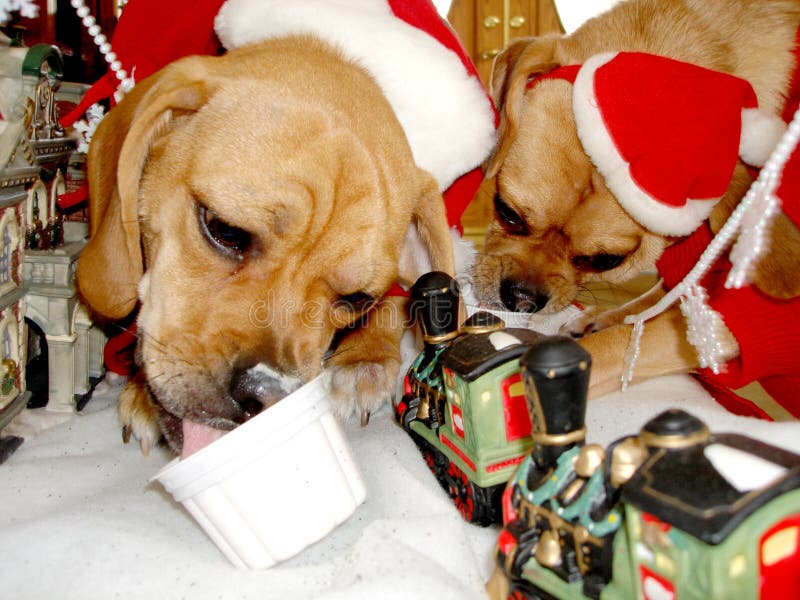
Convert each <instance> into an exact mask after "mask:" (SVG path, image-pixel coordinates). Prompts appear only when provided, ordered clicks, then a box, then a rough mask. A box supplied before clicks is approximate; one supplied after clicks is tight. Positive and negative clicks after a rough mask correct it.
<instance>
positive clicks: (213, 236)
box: [200, 206, 252, 256]
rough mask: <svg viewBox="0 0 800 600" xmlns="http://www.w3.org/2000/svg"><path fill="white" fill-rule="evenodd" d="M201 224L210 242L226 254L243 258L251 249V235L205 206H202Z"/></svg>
mask: <svg viewBox="0 0 800 600" xmlns="http://www.w3.org/2000/svg"><path fill="white" fill-rule="evenodd" d="M200 224H201V226H202V228H203V233H205V235H206V237H207V238H208V239H209V241H211V243H212V244H214V246H216V247H217V248H219V249H220V250H222V251H223V252H225V253H228V254H229V253H234V254H236V255H238V256H241V255H242V254H244V253H245V252H247V250H248V249H249V248H250V245H251V242H252V237H251V235H250V234H249V233H247V232H246V231H245V230H244V229H241V228H239V227H235V226H234V225H230V224H229V223H226V222H225V221H223V220H222V219H220V218H219V217H217V215H216V214H215V213H214V212H213V211H211V210H209V209H208V208H206V207H205V206H200Z"/></svg>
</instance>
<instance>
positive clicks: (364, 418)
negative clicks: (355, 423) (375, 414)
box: [361, 410, 370, 427]
mask: <svg viewBox="0 0 800 600" xmlns="http://www.w3.org/2000/svg"><path fill="white" fill-rule="evenodd" d="M369 415H370V412H369V411H368V410H362V411H361V426H362V427H366V426H367V425H369Z"/></svg>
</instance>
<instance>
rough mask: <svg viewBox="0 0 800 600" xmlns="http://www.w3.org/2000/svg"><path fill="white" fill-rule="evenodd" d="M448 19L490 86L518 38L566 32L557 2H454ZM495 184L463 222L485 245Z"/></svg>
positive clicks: (480, 192)
mask: <svg viewBox="0 0 800 600" xmlns="http://www.w3.org/2000/svg"><path fill="white" fill-rule="evenodd" d="M447 19H448V21H449V22H450V24H451V25H452V27H453V29H454V30H455V31H456V33H457V34H458V36H459V38H460V39H461V43H462V44H463V45H464V48H465V49H466V50H467V52H468V53H469V55H470V56H471V57H472V60H473V61H474V62H475V65H476V66H477V68H478V73H479V74H480V76H481V79H482V80H483V82H484V83H485V84H487V86H488V82H489V76H490V74H491V71H492V62H493V60H494V57H495V56H497V54H498V53H499V52H500V51H501V50H502V49H503V48H504V47H505V46H506V45H507V44H508V42H509V41H510V40H512V39H514V38H518V37H526V36H533V35H540V34H543V33H549V32H552V31H563V29H562V27H561V21H560V20H559V18H558V13H557V12H556V9H555V6H554V4H553V0H453V3H452V4H451V6H450V11H449V12H448V15H447ZM493 196H494V182H493V181H492V180H487V181H484V183H483V185H482V186H481V188H480V189H479V190H478V193H477V195H476V197H475V200H473V202H472V204H470V206H469V208H468V209H467V211H466V212H465V213H464V217H463V218H462V220H461V223H462V225H463V226H464V235H465V236H466V237H468V238H469V239H472V240H473V241H475V243H476V244H477V245H479V246H480V245H481V244H482V243H483V237H484V234H485V232H486V226H487V224H488V223H489V221H490V220H491V218H492V210H493V209H492V197H493Z"/></svg>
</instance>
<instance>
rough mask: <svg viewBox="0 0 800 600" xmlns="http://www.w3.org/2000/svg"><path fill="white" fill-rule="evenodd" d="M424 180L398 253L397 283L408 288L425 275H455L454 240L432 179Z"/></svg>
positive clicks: (441, 201)
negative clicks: (432, 272)
mask: <svg viewBox="0 0 800 600" xmlns="http://www.w3.org/2000/svg"><path fill="white" fill-rule="evenodd" d="M423 176H424V184H423V187H422V190H421V193H420V194H419V196H418V201H417V205H416V206H415V207H414V212H413V214H412V217H411V225H410V226H409V228H408V231H407V232H406V237H405V241H404V242H403V248H402V250H401V251H400V261H399V265H400V267H399V276H398V280H399V282H400V283H401V284H403V285H405V286H409V287H410V286H411V285H413V284H414V282H415V281H416V280H417V278H418V277H419V276H420V275H423V274H424V273H427V272H428V271H444V272H445V273H448V274H450V275H455V259H454V257H453V238H452V236H451V234H450V226H449V225H448V223H447V214H446V212H445V207H444V201H443V200H442V194H441V193H440V192H439V187H438V185H437V183H436V180H435V179H434V178H433V177H432V176H430V175H429V174H427V173H423Z"/></svg>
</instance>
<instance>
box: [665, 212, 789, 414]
mask: <svg viewBox="0 0 800 600" xmlns="http://www.w3.org/2000/svg"><path fill="white" fill-rule="evenodd" d="M712 238H713V234H712V232H711V230H710V228H709V226H708V224H707V223H706V224H704V225H703V226H701V227H700V228H699V229H698V230H697V231H695V232H694V233H693V234H692V235H690V236H689V237H687V238H686V239H684V240H682V241H681V242H679V243H677V244H675V245H674V246H671V247H670V248H668V249H667V250H666V252H665V253H664V255H663V256H662V257H661V258H660V259H659V261H658V263H657V264H656V268H657V269H658V272H659V275H661V277H663V278H664V283H665V284H666V285H667V287H670V288H671V287H674V286H676V285H677V284H678V283H680V281H681V280H682V279H683V277H684V276H685V275H686V274H687V273H688V272H689V270H690V269H691V268H692V267H693V266H694V265H695V263H696V262H697V260H698V258H699V257H700V255H701V254H702V252H703V250H705V248H706V246H708V244H709V243H710V242H711V239H712ZM730 267H731V265H730V262H729V261H728V259H727V257H722V258H720V259H719V260H718V261H717V262H716V263H715V265H714V266H713V267H712V269H711V270H710V271H709V273H708V274H707V275H706V276H705V277H704V278H703V279H702V281H701V284H702V285H703V287H704V288H705V289H706V291H707V292H708V296H709V304H710V305H711V307H712V308H713V309H714V310H716V311H717V312H718V313H719V314H720V315H721V316H722V319H723V321H724V322H725V325H726V326H727V327H728V329H729V330H730V331H731V333H733V335H734V336H735V337H736V340H737V342H738V343H739V350H740V354H739V356H738V357H737V358H735V359H733V360H731V361H730V362H728V363H727V364H726V365H725V367H726V368H725V370H724V372H723V373H720V374H718V375H715V374H714V373H713V372H711V371H710V370H709V369H703V370H702V371H701V372H700V373H699V376H700V378H701V379H703V380H706V381H708V382H710V383H711V384H712V385H716V386H722V387H725V388H730V389H736V388H740V387H742V386H744V385H747V384H748V383H750V382H753V381H758V382H759V383H760V384H761V385H762V387H763V388H764V389H765V390H766V391H767V392H768V393H769V394H770V395H771V396H772V397H773V398H774V399H775V400H776V401H777V402H779V403H780V404H781V405H782V406H783V407H784V408H786V410H788V411H789V412H790V413H792V414H793V415H794V416H795V417H797V418H800V354H799V350H800V345H799V344H798V339H800V298H794V299H792V300H788V301H782V300H776V299H774V298H771V297H769V296H767V295H765V294H763V293H761V292H760V291H759V290H757V289H756V288H754V287H753V286H746V287H743V288H740V289H726V288H725V279H726V277H727V275H728V271H729V270H730ZM729 399H730V398H729Z"/></svg>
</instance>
